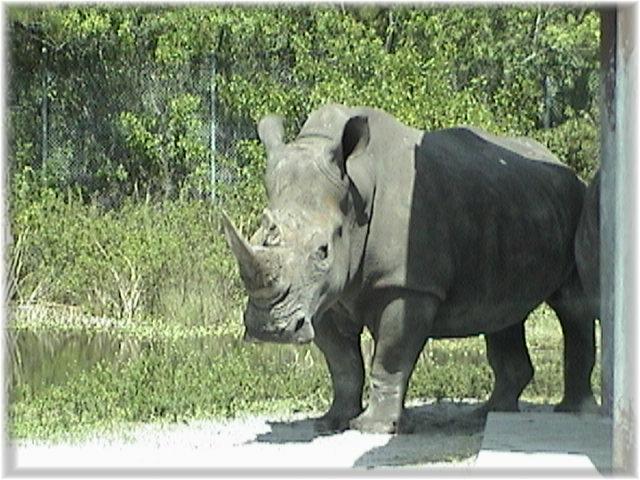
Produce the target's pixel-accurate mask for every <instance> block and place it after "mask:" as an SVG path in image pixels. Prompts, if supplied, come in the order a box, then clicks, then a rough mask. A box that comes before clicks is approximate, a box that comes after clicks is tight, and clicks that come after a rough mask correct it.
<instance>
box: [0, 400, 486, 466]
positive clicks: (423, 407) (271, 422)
mask: <svg viewBox="0 0 640 480" xmlns="http://www.w3.org/2000/svg"><path fill="white" fill-rule="evenodd" d="M477 406H478V404H477V403H475V402H472V401H463V402H451V401H443V402H422V403H416V404H412V405H409V406H408V408H407V411H406V415H407V417H406V418H407V421H408V422H407V424H408V425H410V426H411V427H410V430H411V433H405V434H401V435H386V434H365V433H361V432H358V431H351V430H349V431H346V432H343V433H338V434H332V435H318V434H317V433H316V432H314V430H313V420H312V419H310V418H309V417H310V414H309V413H298V414H295V415H290V416H275V415H270V416H251V417H249V416H248V417H245V418H238V419H233V420H227V421H221V422H212V421H198V422H189V423H186V424H184V423H183V424H172V425H151V424H149V425H139V426H136V427H132V428H130V429H129V430H128V431H127V432H125V433H124V434H118V435H110V436H106V437H105V436H103V437H97V438H93V439H89V440H86V441H84V442H82V443H76V444H71V443H66V444H46V443H33V442H18V443H16V444H13V445H11V446H10V448H9V449H8V450H6V451H5V454H6V455H7V458H6V460H7V466H8V467H9V470H14V471H15V470H17V471H29V472H32V473H36V472H43V471H46V472H53V471H54V470H59V473H64V472H67V473H70V470H77V469H81V470H82V471H84V472H86V473H87V474H89V473H91V471H93V470H101V471H103V472H113V473H117V472H118V471H120V472H121V473H126V472H130V473H131V472H141V471H142V470H144V471H149V472H151V473H153V472H155V473H161V472H163V473H164V472H174V473H180V472H184V473H191V474H193V473H202V474H204V473H206V472H207V471H209V470H211V469H221V470H220V471H226V472H231V473H234V472H237V473H242V472H244V473H247V472H249V473H251V472H255V473H257V472H258V471H260V472H265V471H268V469H277V470H288V469H295V470H300V469H305V470H306V469H314V470H317V469H320V470H326V469H328V470H335V469H351V468H356V469H372V468H376V469H387V468H391V469H396V468H434V469H441V468H447V469H448V468H450V467H468V466H471V465H473V463H474V461H475V458H476V456H477V454H478V452H479V450H480V445H481V442H482V436H483V429H484V418H482V417H479V416H477V415H474V414H473V411H474V409H475V408H477ZM313 415H316V414H312V416H313ZM23 469H28V470H23ZM141 473H142V472H141Z"/></svg>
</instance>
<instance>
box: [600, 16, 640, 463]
mask: <svg viewBox="0 0 640 480" xmlns="http://www.w3.org/2000/svg"><path fill="white" fill-rule="evenodd" d="M634 26H635V8H634V6H633V5H631V6H619V7H618V8H617V9H616V10H615V11H614V10H605V11H602V13H601V33H602V36H601V60H602V73H603V76H602V100H603V103H602V110H601V125H602V130H601V148H602V152H601V155H602V158H601V182H602V183H601V198H600V213H601V214H600V219H601V237H600V240H601V251H600V259H601V263H600V266H601V278H600V280H601V282H600V286H601V294H602V307H601V320H602V335H603V404H604V407H605V411H606V412H607V413H608V414H609V415H611V416H612V417H613V432H612V468H613V471H614V472H615V473H619V474H625V473H626V474H633V473H635V470H636V462H635V443H636V438H635V431H634V430H635V415H636V414H635V402H634V400H635V365H636V356H635V348H634V345H633V343H634V342H635V340H636V336H635V332H636V325H635V323H636V319H635V316H634V314H635V309H634V302H635V301H636V300H635V298H636V292H635V291H633V270H634V258H633V256H632V251H631V249H632V241H633V233H634V231H635V222H636V220H635V218H636V215H637V210H636V202H635V191H636V189H635V185H634V177H635V168H636V166H635V154H636V135H637V132H636V130H635V129H636V121H635V120H636V118H635V114H636V109H635V107H636V98H637V94H638V92H637V66H638V53H637V48H636V44H635V31H634ZM611 380H613V381H612V382H611ZM612 387H613V388H612Z"/></svg>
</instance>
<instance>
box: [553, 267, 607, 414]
mask: <svg viewBox="0 0 640 480" xmlns="http://www.w3.org/2000/svg"><path fill="white" fill-rule="evenodd" d="M547 303H548V304H549V305H550V306H551V308H553V310H555V312H556V314H557V315H558V319H559V320H560V325H561V327H562V334H563V337H564V396H563V399H562V401H561V402H560V403H559V404H558V405H556V407H555V410H556V411H559V412H585V413H586V412H594V411H597V409H598V405H597V403H596V401H595V399H594V397H593V392H592V390H591V372H592V370H593V366H594V363H595V336H594V334H595V318H594V317H593V315H592V314H590V313H589V304H588V302H587V301H586V299H585V294H584V291H583V289H582V285H581V283H580V280H579V277H578V274H577V272H576V271H574V272H573V274H572V276H571V278H570V279H569V281H568V282H567V283H566V284H565V285H564V286H563V287H561V288H560V290H558V291H557V292H556V293H554V294H553V295H552V297H551V298H549V300H548V301H547Z"/></svg>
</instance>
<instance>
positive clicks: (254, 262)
mask: <svg viewBox="0 0 640 480" xmlns="http://www.w3.org/2000/svg"><path fill="white" fill-rule="evenodd" d="M222 225H223V227H224V235H225V237H226V239H227V243H228V244H229V247H230V248H231V251H232V252H233V255H234V256H235V257H236V259H237V260H238V265H239V266H240V272H241V274H242V277H243V279H247V280H251V279H255V278H256V277H257V276H258V272H259V269H260V264H259V262H258V258H257V257H256V254H255V252H254V251H253V248H252V247H251V245H250V244H249V242H248V241H247V239H246V238H244V236H243V235H242V234H241V233H240V232H239V231H238V229H237V228H236V226H235V225H234V224H233V222H232V221H231V219H230V218H229V217H228V216H227V214H226V213H225V212H224V211H223V212H222Z"/></svg>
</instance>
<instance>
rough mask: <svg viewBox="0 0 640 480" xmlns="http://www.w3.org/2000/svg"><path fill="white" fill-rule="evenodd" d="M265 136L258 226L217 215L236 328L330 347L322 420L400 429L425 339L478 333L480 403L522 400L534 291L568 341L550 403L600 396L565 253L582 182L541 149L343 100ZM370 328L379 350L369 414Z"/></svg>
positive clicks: (322, 424)
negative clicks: (234, 264) (246, 230)
mask: <svg viewBox="0 0 640 480" xmlns="http://www.w3.org/2000/svg"><path fill="white" fill-rule="evenodd" d="M258 133H259V136H260V138H261V140H262V142H263V143H264V145H265V147H266V150H267V154H268V161H267V172H266V178H265V180H266V188H267V194H268V199H269V201H268V203H269V204H268V207H267V209H266V210H265V213H264V218H263V222H262V226H261V227H260V228H259V229H258V231H257V232H256V233H255V235H254V236H253V237H252V238H251V240H250V241H247V240H246V239H244V238H243V237H242V236H241V235H240V234H239V233H238V231H237V230H236V229H235V227H234V226H233V224H232V223H231V222H230V221H229V219H228V218H226V216H225V219H224V226H225V232H226V235H227V239H228V241H229V243H230V245H231V247H232V249H233V251H234V254H235V255H236V257H237V258H238V262H239V266H240V271H241V275H242V278H243V280H244V282H245V285H246V287H247V291H248V294H249V300H248V304H247V307H246V311H245V316H244V322H245V326H246V333H245V338H246V339H248V340H259V341H268V342H287V343H303V342H309V341H311V340H313V341H314V342H315V343H316V345H317V346H318V347H319V348H320V350H321V351H322V352H323V353H324V355H325V357H326V361H327V364H328V367H329V371H330V373H331V379H332V383H333V388H334V400H333V404H332V405H331V408H330V409H329V411H328V412H327V413H326V414H325V415H324V416H322V417H321V418H319V419H317V421H316V426H317V428H318V430H321V431H333V430H343V429H346V428H349V427H351V428H356V429H358V430H362V431H370V432H396V431H398V430H399V429H401V428H400V427H401V425H400V421H401V415H402V412H403V404H404V398H405V393H406V389H407V384H408V381H409V377H410V376H411V373H412V371H413V368H414V365H415V362H416V359H417V357H418V355H419V354H420V352H421V350H422V348H423V347H424V345H425V342H426V340H427V338H429V337H431V338H441V337H464V336H469V335H477V334H480V333H483V334H485V339H486V343H487V353H488V358H489V363H490V365H491V367H492V369H493V371H494V373H495V386H494V389H493V392H492V394H491V397H490V398H489V400H488V402H487V404H486V407H485V410H504V411H515V410H517V408H518V406H517V404H518V398H519V396H520V393H521V392H522V390H523V389H524V387H525V386H526V385H527V384H528V383H529V381H530V379H531V378H532V375H533V368H532V365H531V361H530V359H529V354H528V351H527V348H526V345H525V338H524V320H525V318H526V317H527V315H528V314H529V312H531V310H532V309H534V308H535V307H536V306H537V305H538V304H540V303H541V302H543V301H547V302H548V303H549V304H550V305H551V306H552V308H553V309H554V310H555V311H556V312H557V314H558V316H559V318H560V321H561V324H562V329H563V332H564V339H565V354H564V355H565V391H564V398H563V400H562V402H561V403H560V404H559V405H558V406H557V407H556V409H557V410H563V411H581V410H589V409H593V408H595V406H596V404H595V401H594V399H593V395H592V392H591V386H590V375H591V370H592V368H593V364H594V336H593V323H594V322H593V319H592V318H591V317H590V316H589V315H588V313H587V312H586V311H585V305H584V295H583V293H582V287H581V284H580V281H579V279H578V276H577V272H576V265H575V260H574V235H575V232H576V227H577V224H578V220H579V218H580V211H581V207H582V201H583V195H584V185H583V184H582V183H581V182H580V181H579V180H578V178H577V177H576V176H575V175H574V173H573V172H571V171H570V170H569V169H567V168H566V167H564V166H562V165H561V164H559V163H558V162H557V161H556V160H555V158H554V157H553V155H552V154H551V153H550V152H548V151H547V150H546V149H545V148H544V147H542V146H541V145H540V144H538V143H536V142H534V141H532V140H528V139H509V138H501V137H495V136H492V135H489V134H487V133H485V132H482V131H480V130H476V129H471V128H453V129H446V130H439V131H434V132H427V133H425V132H423V131H420V130H416V129H413V128H410V127H407V126H405V125H403V124H401V123H400V122H398V121H397V120H396V119H395V118H393V117H392V116H390V115H388V114H386V113H385V112H383V111H380V110H375V109H370V108H348V107H344V106H340V105H327V106H325V107H323V108H320V109H319V110H317V111H315V112H313V113H312V114H311V115H310V116H309V118H308V119H307V121H306V123H305V124H304V126H303V127H302V130H301V131H300V133H299V135H298V136H297V138H296V139H295V140H294V141H292V142H291V143H288V144H285V143H284V140H283V127H282V119H281V118H279V117H275V116H269V117H266V118H264V119H263V120H262V121H261V122H260V124H259V126H258ZM364 327H366V328H368V329H369V330H370V332H371V333H372V336H373V338H374V342H375V352H374V356H373V361H372V366H371V382H370V391H369V395H368V406H367V408H366V409H364V410H363V406H362V394H363V385H364V367H363V360H362V354H361V350H360V334H361V333H362V330H363V328H364ZM402 430H404V428H402Z"/></svg>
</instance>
